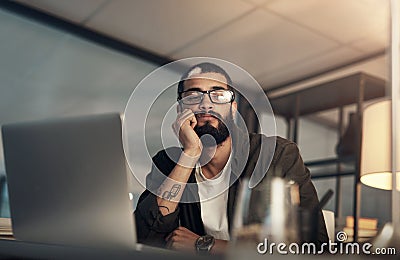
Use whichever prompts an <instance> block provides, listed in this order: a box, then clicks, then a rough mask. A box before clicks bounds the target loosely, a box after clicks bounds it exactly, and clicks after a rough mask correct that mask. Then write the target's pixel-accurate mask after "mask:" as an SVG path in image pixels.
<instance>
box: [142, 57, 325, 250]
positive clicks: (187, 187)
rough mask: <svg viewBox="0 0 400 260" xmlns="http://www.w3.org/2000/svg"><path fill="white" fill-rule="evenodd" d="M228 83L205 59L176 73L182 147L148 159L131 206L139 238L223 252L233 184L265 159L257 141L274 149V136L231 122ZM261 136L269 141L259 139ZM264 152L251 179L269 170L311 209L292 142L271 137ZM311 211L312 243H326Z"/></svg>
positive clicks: (311, 194)
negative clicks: (263, 167) (291, 184)
mask: <svg viewBox="0 0 400 260" xmlns="http://www.w3.org/2000/svg"><path fill="white" fill-rule="evenodd" d="M231 84H232V82H231V79H230V77H229V75H228V74H227V73H226V72H225V71H224V70H223V69H222V68H221V67H219V66H217V65H215V64H212V63H201V64H198V65H195V66H193V67H192V68H190V69H189V70H188V71H187V72H186V73H185V74H184V75H183V76H182V79H181V81H180V83H179V85H178V102H179V104H178V107H177V112H178V116H177V119H176V121H175V123H174V125H173V129H174V131H175V133H176V134H177V136H178V137H179V141H180V143H181V144H182V148H168V149H166V150H163V151H160V152H159V153H157V154H156V155H155V156H154V157H153V168H152V171H151V172H150V174H149V175H148V176H147V180H146V185H147V190H146V191H145V192H144V193H143V194H142V195H141V196H140V199H139V202H138V206H137V209H136V211H135V218H136V225H137V231H138V241H139V242H141V243H145V244H150V245H155V246H163V247H168V248H172V249H176V250H186V251H196V250H197V251H209V252H210V253H222V252H224V250H225V248H226V246H227V243H228V241H229V239H230V229H231V226H232V225H231V223H232V217H233V212H234V208H235V200H236V194H237V191H238V186H239V184H240V182H241V180H242V179H243V178H245V177H250V176H251V175H252V174H253V170H254V169H255V168H257V166H255V164H256V162H257V160H258V158H259V156H260V160H261V162H263V161H267V158H263V157H262V156H263V155H264V153H263V152H261V146H262V145H264V146H267V147H264V151H265V150H267V151H268V149H270V150H271V147H274V146H273V145H270V144H271V142H270V140H273V141H274V142H275V138H274V139H271V138H267V137H265V136H262V135H260V134H250V135H249V134H246V133H243V132H242V131H241V130H240V129H239V128H238V127H236V124H235V122H234V120H233V118H234V117H235V115H236V111H237V103H236V102H235V101H234V92H233V91H232V88H231ZM262 140H269V142H268V141H267V142H264V143H263V144H262V142H261V141H262ZM246 145H247V146H249V147H250V149H249V151H247V153H246V152H242V151H243V147H245V146H246ZM265 148H266V149H265ZM272 149H273V148H272ZM243 154H245V156H246V157H243ZM271 154H272V155H273V158H272V157H271V159H272V161H271V164H270V165H269V169H268V171H267V173H266V174H265V177H264V178H263V180H262V181H261V182H260V183H259V184H258V185H268V184H269V182H270V180H271V178H270V177H272V176H279V177H283V178H286V179H288V180H289V179H290V180H293V181H295V182H296V183H297V184H298V185H299V190H300V206H301V207H303V208H307V209H310V210H312V209H314V208H316V207H317V205H318V198H317V195H316V192H315V188H314V186H313V184H312V183H311V180H310V173H309V171H308V169H307V168H306V167H305V166H304V164H303V161H302V159H301V157H300V155H299V151H298V148H297V146H296V145H295V144H294V143H292V142H289V141H287V140H285V139H283V138H280V137H277V138H276V145H275V150H272V151H271ZM238 158H239V159H238ZM240 158H241V159H240ZM243 158H244V160H243ZM240 165H241V167H239V166H240ZM238 169H239V170H238ZM234 173H236V174H234ZM264 173H265V172H264ZM166 176H168V178H166ZM234 177H236V178H234ZM256 188H257V187H256ZM151 191H156V192H153V193H156V194H153V193H152V192H151ZM318 211H319V212H318V223H319V226H320V228H319V230H318V231H317V232H318V234H317V241H315V242H318V243H322V242H327V240H328V236H327V232H326V228H325V224H324V220H323V216H322V213H321V211H320V210H318Z"/></svg>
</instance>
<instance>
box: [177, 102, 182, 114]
mask: <svg viewBox="0 0 400 260" xmlns="http://www.w3.org/2000/svg"><path fill="white" fill-rule="evenodd" d="M182 111H183V109H182V103H181V102H179V101H178V104H177V105H176V113H178V114H180V113H182Z"/></svg>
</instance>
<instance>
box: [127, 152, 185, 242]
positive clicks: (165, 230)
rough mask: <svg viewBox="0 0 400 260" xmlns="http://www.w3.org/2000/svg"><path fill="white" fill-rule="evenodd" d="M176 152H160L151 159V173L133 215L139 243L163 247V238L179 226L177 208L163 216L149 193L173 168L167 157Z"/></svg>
mask: <svg viewBox="0 0 400 260" xmlns="http://www.w3.org/2000/svg"><path fill="white" fill-rule="evenodd" d="M177 152H178V151H170V153H168V152H166V151H161V152H159V153H157V154H156V155H155V156H154V157H153V165H152V169H151V172H150V173H149V174H148V175H147V177H146V190H145V191H144V192H143V193H142V194H141V195H140V197H139V201H138V204H137V207H136V210H135V213H134V215H135V223H136V230H137V239H138V242H139V243H143V244H147V245H152V246H158V247H164V246H165V243H166V241H165V237H166V236H167V235H168V234H169V233H171V232H172V231H173V230H175V229H176V228H177V227H178V225H179V211H180V209H179V207H177V208H176V210H175V211H174V212H171V213H170V214H168V215H165V216H163V215H162V214H161V212H160V210H159V207H158V204H157V196H156V195H155V194H153V193H152V192H151V191H153V192H154V191H155V190H157V188H158V187H159V186H160V185H161V184H162V182H163V181H164V180H165V178H166V176H167V175H168V174H169V173H170V172H171V171H172V169H173V168H174V167H175V164H174V162H173V159H171V158H170V157H169V155H171V154H175V155H176V153H177Z"/></svg>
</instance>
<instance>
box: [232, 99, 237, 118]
mask: <svg viewBox="0 0 400 260" xmlns="http://www.w3.org/2000/svg"><path fill="white" fill-rule="evenodd" d="M236 112H237V102H236V101H233V102H232V116H233V117H235V116H236Z"/></svg>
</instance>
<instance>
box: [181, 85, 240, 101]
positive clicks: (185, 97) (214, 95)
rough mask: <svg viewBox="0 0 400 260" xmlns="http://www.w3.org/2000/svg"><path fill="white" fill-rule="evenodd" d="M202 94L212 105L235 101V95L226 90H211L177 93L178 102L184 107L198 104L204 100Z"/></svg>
mask: <svg viewBox="0 0 400 260" xmlns="http://www.w3.org/2000/svg"><path fill="white" fill-rule="evenodd" d="M204 94H208V97H209V98H210V100H211V102H212V103H215V104H226V103H231V102H232V101H233V100H235V93H234V92H233V91H232V90H228V89H213V90H207V91H200V90H186V91H182V92H180V93H178V101H180V102H182V103H183V104H185V105H196V104H200V103H201V102H202V101H203V99H204Z"/></svg>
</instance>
